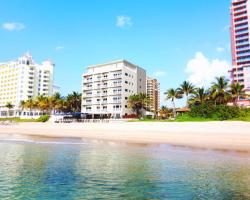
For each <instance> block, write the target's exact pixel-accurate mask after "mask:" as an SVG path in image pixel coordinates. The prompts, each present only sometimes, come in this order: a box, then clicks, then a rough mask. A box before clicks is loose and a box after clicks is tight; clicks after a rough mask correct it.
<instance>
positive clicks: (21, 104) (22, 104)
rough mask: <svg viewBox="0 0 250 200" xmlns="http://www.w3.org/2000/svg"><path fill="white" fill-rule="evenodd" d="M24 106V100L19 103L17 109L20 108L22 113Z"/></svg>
mask: <svg viewBox="0 0 250 200" xmlns="http://www.w3.org/2000/svg"><path fill="white" fill-rule="evenodd" d="M25 104H26V102H25V101H24V100H22V101H21V102H20V105H19V107H20V108H21V110H22V111H23V110H24V109H25Z"/></svg>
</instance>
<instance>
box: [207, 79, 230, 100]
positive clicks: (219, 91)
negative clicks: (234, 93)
mask: <svg viewBox="0 0 250 200" xmlns="http://www.w3.org/2000/svg"><path fill="white" fill-rule="evenodd" d="M215 79H216V81H215V82H212V87H211V97H212V98H213V99H214V101H215V105H216V104H217V103H219V104H225V103H226V102H228V100H229V97H230V96H229V93H228V80H227V79H226V78H225V77H224V76H221V77H216V78H215Z"/></svg>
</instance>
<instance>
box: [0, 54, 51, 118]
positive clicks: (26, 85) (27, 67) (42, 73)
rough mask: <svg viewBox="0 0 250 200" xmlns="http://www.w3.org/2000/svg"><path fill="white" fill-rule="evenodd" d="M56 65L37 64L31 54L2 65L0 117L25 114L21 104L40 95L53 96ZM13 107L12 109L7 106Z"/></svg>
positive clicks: (0, 71)
mask: <svg viewBox="0 0 250 200" xmlns="http://www.w3.org/2000/svg"><path fill="white" fill-rule="evenodd" d="M53 71H54V64H53V63H52V62H51V61H44V62H42V64H41V65H39V64H36V63H35V62H34V60H33V59H32V56H31V55H30V54H29V53H26V54H25V55H23V56H22V57H20V58H18V59H17V60H13V61H9V62H5V63H1V64H0V117H7V116H9V117H18V116H20V115H22V114H23V111H21V110H20V102H21V101H25V100H27V99H29V98H34V97H36V96H38V95H44V96H50V95H52V85H53ZM8 103H10V104H11V105H13V108H12V109H8V108H6V104H8Z"/></svg>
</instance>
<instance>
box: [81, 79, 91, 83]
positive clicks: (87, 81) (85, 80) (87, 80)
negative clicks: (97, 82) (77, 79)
mask: <svg viewBox="0 0 250 200" xmlns="http://www.w3.org/2000/svg"><path fill="white" fill-rule="evenodd" d="M92 82H93V80H92V79H84V80H83V83H92Z"/></svg>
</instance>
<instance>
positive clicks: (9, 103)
mask: <svg viewBox="0 0 250 200" xmlns="http://www.w3.org/2000/svg"><path fill="white" fill-rule="evenodd" d="M5 107H6V108H8V117H9V116H10V109H12V108H13V107H14V105H13V104H11V102H8V103H7V104H6V105H5Z"/></svg>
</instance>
